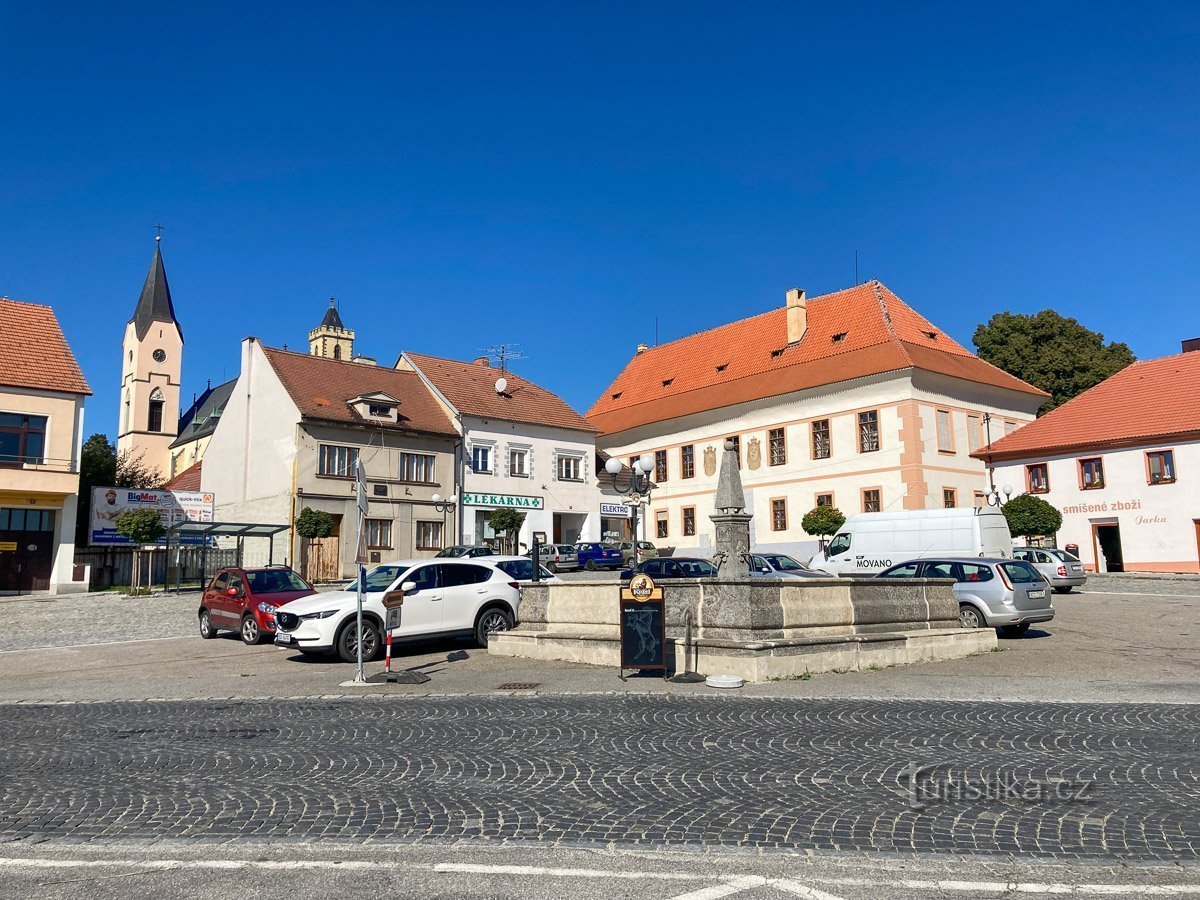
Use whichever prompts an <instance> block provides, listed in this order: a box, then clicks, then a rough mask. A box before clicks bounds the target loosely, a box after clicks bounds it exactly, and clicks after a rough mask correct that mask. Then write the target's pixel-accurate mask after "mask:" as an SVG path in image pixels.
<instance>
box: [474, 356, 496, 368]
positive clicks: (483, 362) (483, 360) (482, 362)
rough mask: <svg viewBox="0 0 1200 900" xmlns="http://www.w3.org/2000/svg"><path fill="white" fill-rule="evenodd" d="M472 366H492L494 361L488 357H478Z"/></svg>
mask: <svg viewBox="0 0 1200 900" xmlns="http://www.w3.org/2000/svg"><path fill="white" fill-rule="evenodd" d="M472 364H473V365H476V366H490V365H491V364H492V361H491V360H490V359H488V358H487V357H486V356H477V357H475V359H473V360H472Z"/></svg>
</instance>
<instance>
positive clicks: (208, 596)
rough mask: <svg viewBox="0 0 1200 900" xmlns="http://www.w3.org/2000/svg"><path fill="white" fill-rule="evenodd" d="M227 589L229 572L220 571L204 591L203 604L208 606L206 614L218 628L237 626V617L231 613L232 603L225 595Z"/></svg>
mask: <svg viewBox="0 0 1200 900" xmlns="http://www.w3.org/2000/svg"><path fill="white" fill-rule="evenodd" d="M228 589H229V573H228V572H220V573H218V575H217V577H216V578H214V579H213V582H212V584H210V585H209V586H208V590H206V591H205V592H204V605H205V606H207V607H208V615H209V617H210V618H211V619H212V620H213V624H214V625H215V626H217V627H218V628H235V627H237V621H238V617H237V616H235V615H234V614H233V604H232V603H230V601H229V598H228V597H227V596H225V591H227V590H228Z"/></svg>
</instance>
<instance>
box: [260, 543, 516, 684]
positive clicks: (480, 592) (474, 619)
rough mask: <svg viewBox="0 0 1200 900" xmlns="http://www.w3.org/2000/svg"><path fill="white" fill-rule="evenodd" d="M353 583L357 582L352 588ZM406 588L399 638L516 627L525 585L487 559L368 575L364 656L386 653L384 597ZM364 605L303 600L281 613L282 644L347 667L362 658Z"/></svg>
mask: <svg viewBox="0 0 1200 900" xmlns="http://www.w3.org/2000/svg"><path fill="white" fill-rule="evenodd" d="M351 584H352V585H353V583H351ZM402 589H403V590H404V606H403V612H402V614H401V617H400V627H399V628H397V629H396V630H394V631H393V632H392V639H393V640H396V639H397V638H398V639H400V640H405V639H408V638H417V637H422V638H423V637H452V636H458V635H469V636H473V637H474V638H475V640H476V641H477V642H478V643H479V645H480V646H482V647H486V646H487V642H488V636H489V635H491V634H494V633H495V632H497V631H507V630H508V629H509V628H512V627H513V626H514V625H515V624H517V622H518V619H517V614H518V612H519V610H520V608H521V586H520V585H519V584H518V583H517V582H516V581H515V580H514V579H513V578H512V576H510V575H508V574H506V573H505V572H502V571H501V570H500V569H497V568H496V567H495V566H493V565H491V564H490V563H487V562H485V561H484V560H483V559H478V560H476V559H471V560H457V559H410V560H402V561H400V562H394V563H386V564H384V565H380V566H376V567H375V568H373V569H371V570H370V571H369V572H367V578H366V590H365V591H364V593H363V635H362V644H363V659H364V660H366V659H375V658H376V657H378V656H379V654H380V653H382V651H383V628H384V622H385V621H386V619H387V614H386V610H385V609H384V606H383V597H384V595H385V594H387V593H389V592H392V591H400V590H402ZM357 608H358V601H357V599H356V595H355V592H354V591H353V590H348V591H330V592H328V593H324V594H315V595H313V596H311V597H302V598H301V599H299V600H293V601H292V602H291V603H288V604H286V605H284V606H281V607H280V608H279V610H278V612H276V614H275V623H276V625H275V628H276V631H275V644H276V645H277V646H280V647H295V648H297V649H299V650H301V651H303V652H304V653H329V652H333V653H336V654H337V655H338V656H340V657H341V658H342V659H343V660H345V661H346V662H353V661H354V660H356V659H357V658H358V646H357V644H356V643H355V639H354V638H355V632H356V629H355V627H354V623H355V619H356V617H357Z"/></svg>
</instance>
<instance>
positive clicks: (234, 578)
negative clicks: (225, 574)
mask: <svg viewBox="0 0 1200 900" xmlns="http://www.w3.org/2000/svg"><path fill="white" fill-rule="evenodd" d="M228 590H234V591H237V596H236V597H229V596H228V595H226V597H227V599H226V601H225V602H226V603H227V604H228V607H227V608H228V609H229V616H230V618H231V619H232V620H233V621H234V622H237V623H238V625H239V626H240V625H241V622H242V613H244V612H245V611H246V603H247V600H246V582H245V579H243V578H242V575H241V573H239V572H230V573H229V588H228Z"/></svg>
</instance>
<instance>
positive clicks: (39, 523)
mask: <svg viewBox="0 0 1200 900" xmlns="http://www.w3.org/2000/svg"><path fill="white" fill-rule="evenodd" d="M53 530H54V510H52V509H24V508H17V507H10V508H8V509H0V531H53Z"/></svg>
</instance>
